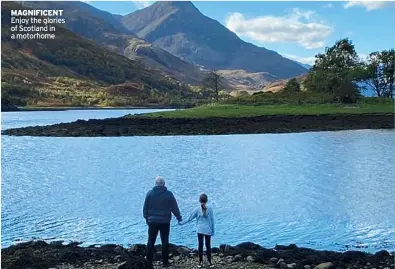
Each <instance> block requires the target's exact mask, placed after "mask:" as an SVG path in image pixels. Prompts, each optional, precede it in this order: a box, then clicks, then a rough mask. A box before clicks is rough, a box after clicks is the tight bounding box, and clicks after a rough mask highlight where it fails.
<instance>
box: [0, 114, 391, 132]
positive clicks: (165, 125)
mask: <svg viewBox="0 0 395 269" xmlns="http://www.w3.org/2000/svg"><path fill="white" fill-rule="evenodd" d="M394 125H395V122H394V114H393V113H375V114H371V113H360V114H322V115H265V116H256V117H227V118H224V117H209V118H170V117H160V116H159V117H150V116H146V115H134V116H124V117H119V118H107V119H90V120H77V121H74V122H70V123H58V124H53V125H47V126H30V127H22V128H14V129H7V130H4V131H2V134H3V135H10V136H44V137H120V136H179V135H231V134H262V133H301V132H317V131H341V130H361V129H394Z"/></svg>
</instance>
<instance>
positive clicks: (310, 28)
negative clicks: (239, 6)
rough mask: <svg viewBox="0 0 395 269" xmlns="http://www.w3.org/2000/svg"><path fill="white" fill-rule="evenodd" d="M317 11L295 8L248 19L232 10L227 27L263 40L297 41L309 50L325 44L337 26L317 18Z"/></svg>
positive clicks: (276, 41)
mask: <svg viewBox="0 0 395 269" xmlns="http://www.w3.org/2000/svg"><path fill="white" fill-rule="evenodd" d="M314 15H315V12H314V11H310V10H308V11H303V10H300V9H298V8H294V9H293V10H292V12H290V13H289V14H287V15H285V16H272V15H266V16H261V17H255V18H246V17H245V16H244V15H243V14H241V13H232V14H230V15H229V17H228V18H227V19H226V26H227V28H229V29H230V30H231V31H233V32H235V33H236V34H238V35H239V36H241V37H247V38H250V39H252V40H254V41H256V42H259V43H262V44H264V43H297V44H299V45H300V46H302V47H304V48H307V49H315V48H321V47H323V46H325V40H326V38H327V37H328V36H329V35H330V34H332V32H333V28H332V27H331V26H330V25H328V24H326V23H325V22H322V21H319V20H317V19H315V16H314Z"/></svg>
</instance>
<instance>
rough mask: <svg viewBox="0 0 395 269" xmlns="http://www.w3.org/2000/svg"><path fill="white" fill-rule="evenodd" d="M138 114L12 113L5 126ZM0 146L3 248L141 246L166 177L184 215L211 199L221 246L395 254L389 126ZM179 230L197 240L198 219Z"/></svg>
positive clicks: (9, 140)
mask: <svg viewBox="0 0 395 269" xmlns="http://www.w3.org/2000/svg"><path fill="white" fill-rule="evenodd" d="M150 111H151V110H150ZM142 112H147V110H133V111H131V110H129V111H127V110H92V111H90V110H82V111H58V112H10V113H2V129H7V128H11V127H21V126H29V125H45V124H52V123H58V122H68V121H73V120H76V119H79V118H82V119H89V118H107V117H114V116H121V115H125V114H127V113H142ZM1 149H2V163H1V167H2V183H1V184H2V223H1V226H2V227H1V229H2V247H6V246H8V245H10V244H12V243H15V242H17V241H19V240H28V239H32V238H41V239H48V240H55V239H56V240H65V241H70V240H77V241H83V242H84V243H85V244H86V245H87V244H93V243H120V244H124V245H128V244H132V243H144V242H146V239H147V232H146V226H145V222H144V219H143V218H142V204H143V200H144V197H145V194H146V192H147V191H148V190H149V189H150V188H151V187H152V185H153V183H154V178H155V176H156V175H158V174H160V175H162V176H164V177H165V179H166V180H167V185H168V187H169V189H171V190H172V191H173V193H174V194H175V196H176V198H177V199H178V203H179V206H180V209H181V211H182V213H183V215H184V217H187V216H188V214H189V213H190V212H191V211H192V209H193V208H194V207H195V206H197V205H198V203H197V200H198V196H199V194H200V193H201V192H206V193H207V194H208V196H209V203H210V205H211V206H212V207H213V209H214V212H215V214H216V216H215V217H216V236H215V237H214V239H213V243H214V245H218V244H220V243H228V244H237V243H240V242H244V241H253V242H256V243H259V244H262V245H263V246H266V247H273V246H274V245H275V244H289V243H296V244H297V245H300V246H307V247H313V248H317V249H333V250H344V249H347V248H363V250H366V251H377V250H378V249H383V248H384V249H387V250H390V251H391V250H395V176H394V175H395V132H393V131H384V130H361V131H342V132H316V133H301V134H262V135H229V136H177V137H112V138H105V137H103V138H46V137H8V136H3V137H2V145H1ZM172 225H173V226H174V227H172V233H171V241H172V243H175V244H184V245H188V246H191V247H195V245H196V242H195V241H196V238H195V230H194V224H190V225H188V226H182V227H179V226H177V224H176V221H175V220H173V222H172Z"/></svg>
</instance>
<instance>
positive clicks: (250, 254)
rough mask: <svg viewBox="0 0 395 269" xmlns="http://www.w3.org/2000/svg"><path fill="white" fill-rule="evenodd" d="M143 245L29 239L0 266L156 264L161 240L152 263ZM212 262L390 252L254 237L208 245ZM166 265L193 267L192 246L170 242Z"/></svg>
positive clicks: (362, 267) (388, 263)
mask: <svg viewBox="0 0 395 269" xmlns="http://www.w3.org/2000/svg"><path fill="white" fill-rule="evenodd" d="M145 252H146V247H145V245H142V244H136V245H133V246H131V247H130V248H124V247H122V246H118V245H103V246H88V247H80V246H78V243H71V244H67V245H64V244H62V243H61V242H52V243H46V242H44V241H31V242H27V243H20V244H17V245H13V246H11V247H8V248H5V249H2V250H1V256H2V268H3V269H24V268H25V269H27V268H30V269H48V268H52V269H74V268H83V269H135V268H141V269H145V268H147V269H149V268H161V265H160V264H161V263H160V259H161V246H160V245H158V246H156V250H155V255H154V260H155V262H154V266H153V267H152V265H150V264H149V263H148V262H147V261H146V260H145V259H144V255H145ZM212 252H213V262H214V268H251V269H257V268H283V269H285V268H287V269H288V268H291V269H292V268H294V269H340V268H344V269H348V268H349V269H373V268H376V269H390V268H393V266H394V265H393V260H394V257H392V256H391V255H390V254H389V253H388V252H387V251H385V250H383V251H380V252H377V253H376V254H369V253H365V252H360V251H346V252H334V251H318V250H313V249H309V248H299V247H297V246H296V245H289V246H276V247H275V248H274V249H266V248H263V247H261V246H259V245H256V244H254V243H249V242H247V243H242V244H239V245H237V246H229V245H221V246H220V247H219V248H213V249H212ZM170 262H171V264H172V266H171V267H172V268H187V269H189V268H196V265H197V262H198V260H197V251H196V250H194V249H190V248H187V247H184V246H176V245H170Z"/></svg>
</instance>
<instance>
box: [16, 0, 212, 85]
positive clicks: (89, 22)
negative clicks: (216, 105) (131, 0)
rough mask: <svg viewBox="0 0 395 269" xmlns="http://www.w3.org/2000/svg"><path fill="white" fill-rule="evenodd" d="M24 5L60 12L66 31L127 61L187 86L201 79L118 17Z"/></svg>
mask: <svg viewBox="0 0 395 269" xmlns="http://www.w3.org/2000/svg"><path fill="white" fill-rule="evenodd" d="M23 5H24V6H27V7H31V8H41V9H62V10H64V12H63V14H64V18H65V19H66V24H65V26H66V28H68V29H69V30H71V31H73V32H74V33H76V34H78V35H80V36H82V37H85V38H88V39H90V40H93V41H95V42H96V43H98V44H100V45H102V46H106V47H107V48H109V49H111V50H112V51H114V52H116V53H118V54H121V55H124V56H126V57H127V58H130V59H134V60H140V61H141V62H143V63H144V64H145V65H147V66H148V67H150V68H154V69H156V70H159V71H161V72H162V73H164V74H167V75H169V76H171V77H174V78H176V79H178V80H180V81H182V82H185V83H189V84H200V83H201V81H202V80H203V78H204V76H205V72H202V71H201V70H200V68H199V67H197V66H195V65H193V64H190V63H188V62H185V61H183V60H181V59H180V58H178V57H176V56H174V55H173V54H171V53H169V52H167V51H166V50H163V49H161V48H160V47H155V46H153V45H152V44H150V43H148V42H146V41H144V40H142V39H140V38H138V37H137V36H136V35H134V34H133V33H132V32H131V31H130V30H128V29H126V27H125V26H124V25H123V24H122V23H121V18H122V16H120V15H113V14H111V13H109V12H106V11H102V10H100V9H97V8H95V7H93V6H91V5H89V4H87V3H83V2H75V1H59V2H58V1H24V2H23Z"/></svg>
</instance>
